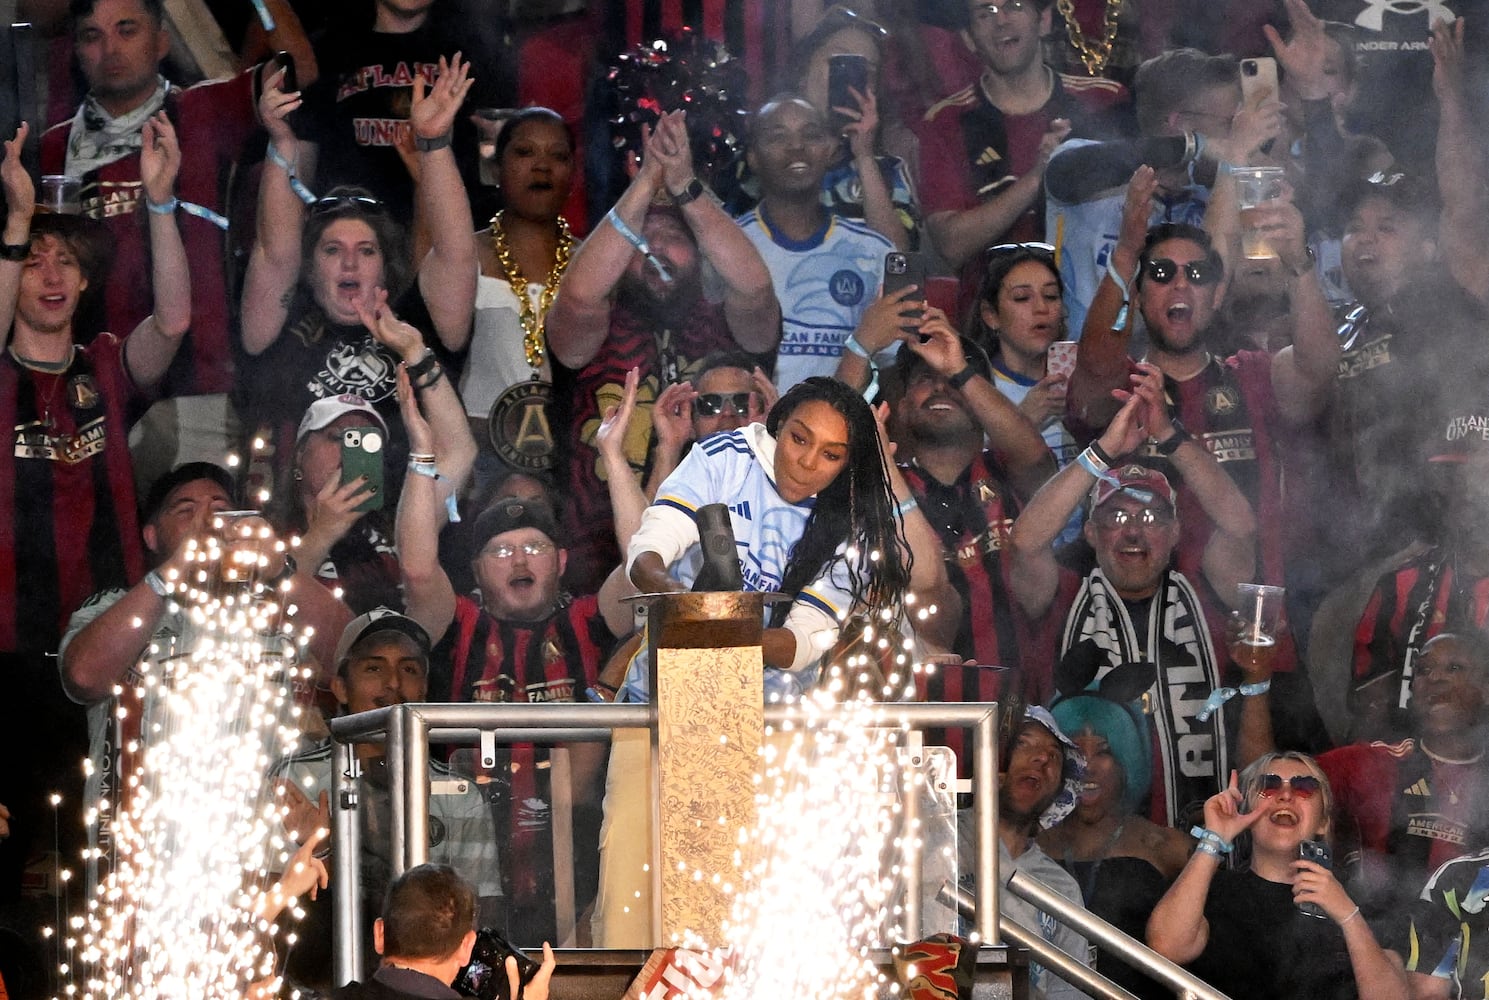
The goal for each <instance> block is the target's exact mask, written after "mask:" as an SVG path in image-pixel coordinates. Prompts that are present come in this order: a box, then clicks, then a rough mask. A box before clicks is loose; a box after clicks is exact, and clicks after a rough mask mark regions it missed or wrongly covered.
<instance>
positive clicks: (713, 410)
mask: <svg viewBox="0 0 1489 1000" xmlns="http://www.w3.org/2000/svg"><path fill="white" fill-rule="evenodd" d="M754 395H755V394H754V393H753V392H702V393H699V394H698V395H697V396H695V397H693V412H694V413H696V414H698V416H700V417H717V416H718V415H719V414H721V413H723V412H724V407H725V406H727V407H728V408H729V412H730V413H732V414H734V415H735V416H738V417H747V416H749V414H750V400H751V399H752V398H753V397H754Z"/></svg>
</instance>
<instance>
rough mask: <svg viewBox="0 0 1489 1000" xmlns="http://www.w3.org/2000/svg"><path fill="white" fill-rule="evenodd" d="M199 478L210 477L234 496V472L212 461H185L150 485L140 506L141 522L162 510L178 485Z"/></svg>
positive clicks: (228, 493)
mask: <svg viewBox="0 0 1489 1000" xmlns="http://www.w3.org/2000/svg"><path fill="white" fill-rule="evenodd" d="M198 479H210V480H211V481H212V482H214V483H216V484H217V485H218V486H221V487H222V488H223V490H224V491H225V492H226V493H227V495H228V496H229V497H232V496H234V492H233V491H234V485H235V484H234V483H233V476H232V473H230V472H228V471H227V470H226V469H224V468H223V467H222V466H220V465H214V464H213V463H211V462H184V463H182V464H181V465H178V466H176V467H175V468H174V469H172V470H171V471H170V472H167V473H166V474H165V475H163V476H161V477H160V478H158V479H156V480H155V482H154V483H152V484H151V486H150V492H149V493H147V494H146V495H145V502H144V505H143V506H141V507H140V520H141V522H144V521H148V520H150V519H151V518H153V517H154V516H155V515H156V514H157V513H159V512H160V508H161V505H163V504H164V503H165V501H166V497H168V496H170V495H171V491H172V490H174V489H176V487H178V486H184V485H185V484H187V483H193V482H196V481H197V480H198Z"/></svg>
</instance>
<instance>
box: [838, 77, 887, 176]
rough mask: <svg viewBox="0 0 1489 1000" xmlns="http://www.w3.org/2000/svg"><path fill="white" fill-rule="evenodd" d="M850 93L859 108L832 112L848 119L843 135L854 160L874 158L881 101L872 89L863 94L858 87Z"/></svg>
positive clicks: (839, 109) (852, 88)
mask: <svg viewBox="0 0 1489 1000" xmlns="http://www.w3.org/2000/svg"><path fill="white" fill-rule="evenodd" d="M848 93H849V94H851V95H852V96H853V99H854V101H856V102H857V103H858V107H856V108H833V109H832V110H833V111H836V112H837V113H838V114H840V115H843V116H845V117H847V119H848V124H847V125H845V126H843V135H844V136H846V137H847V139H848V150H849V152H851V153H852V154H853V158H854V159H855V160H861V159H865V158H867V157H872V156H873V155H874V140H875V138H876V137H877V136H878V134H879V101H878V99H877V98H876V97H874V90H873V88H872V87H870V88H869V91H868V93H863V92H862V91H860V90H859V89H858V88H857V87H849V88H848Z"/></svg>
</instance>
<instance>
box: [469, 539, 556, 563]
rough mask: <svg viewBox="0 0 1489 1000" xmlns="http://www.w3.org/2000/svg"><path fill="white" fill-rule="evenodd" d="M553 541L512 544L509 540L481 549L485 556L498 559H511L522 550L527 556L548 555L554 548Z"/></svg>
mask: <svg viewBox="0 0 1489 1000" xmlns="http://www.w3.org/2000/svg"><path fill="white" fill-rule="evenodd" d="M554 548H555V546H554V544H553V543H552V542H523V543H522V544H521V545H511V544H509V543H507V542H497V543H496V544H495V545H488V546H486V548H484V549H482V550H481V555H483V556H494V557H496V558H497V559H510V558H512V557H513V556H515V555H516V554H517V553H519V552H521V553H522V554H523V555H525V556H533V557H534V558H536V557H537V556H546V555H547V554H548V553H550V552H552V551H553V550H554Z"/></svg>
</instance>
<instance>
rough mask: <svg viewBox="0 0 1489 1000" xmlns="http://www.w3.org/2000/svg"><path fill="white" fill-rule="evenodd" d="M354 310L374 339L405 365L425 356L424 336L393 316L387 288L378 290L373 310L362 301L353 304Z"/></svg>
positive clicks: (416, 329) (415, 328)
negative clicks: (389, 305)
mask: <svg viewBox="0 0 1489 1000" xmlns="http://www.w3.org/2000/svg"><path fill="white" fill-rule="evenodd" d="M352 308H353V309H355V310H356V312H357V319H359V320H361V321H362V325H363V326H365V327H367V329H368V330H370V331H371V332H372V338H373V339H374V340H376V341H377V342H378V343H379V344H383V345H384V346H386V347H387V348H388V349H389V350H391V351H393V353H395V354H397V355H398V356H399V357H400V358H402V359H403V361H404V363H406V364H412V363H413V362H416V361H418V360H419V358H420V357H421V356H422V355H423V353H424V348H425V346H426V345H425V344H424V335H423V334H422V333H420V332H419V331H418V328H417V327H413V326H410V325H409V324H407V323H405V322H403V321H402V320H400V319H399V318H398V317H397V316H394V315H393V310H392V309H390V308H389V307H388V290H387V289H386V288H379V289H377V294H376V298H375V301H374V302H373V304H372V308H370V309H369V308H368V307H367V303H365V302H363V301H362V300H360V299H358V300H357V301H355V302H353V303H352Z"/></svg>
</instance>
